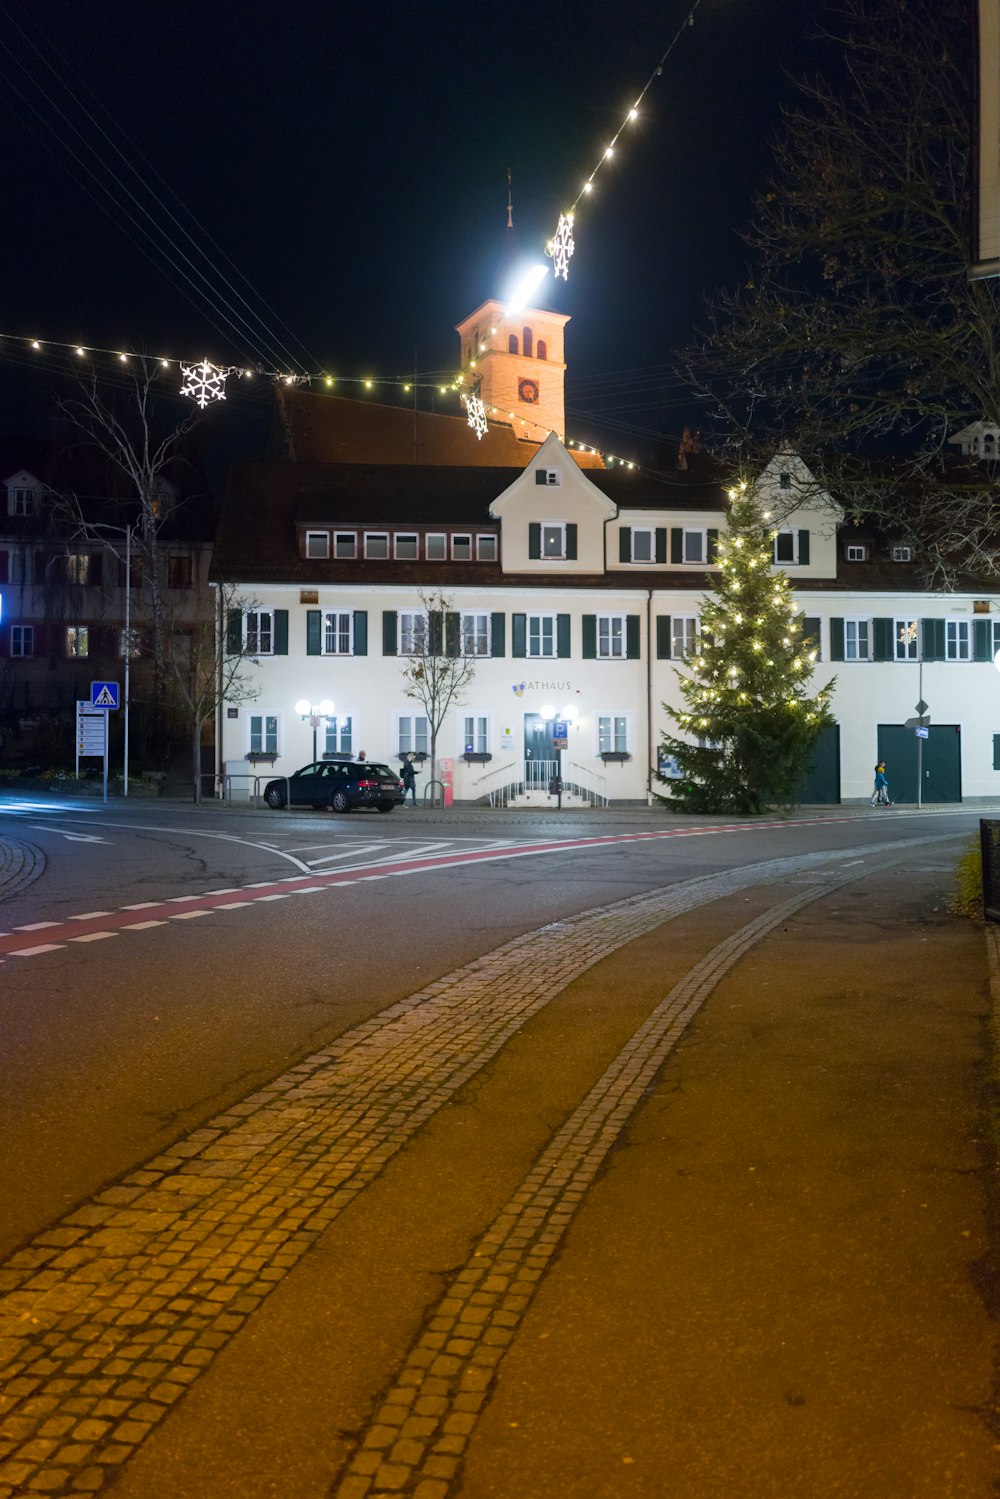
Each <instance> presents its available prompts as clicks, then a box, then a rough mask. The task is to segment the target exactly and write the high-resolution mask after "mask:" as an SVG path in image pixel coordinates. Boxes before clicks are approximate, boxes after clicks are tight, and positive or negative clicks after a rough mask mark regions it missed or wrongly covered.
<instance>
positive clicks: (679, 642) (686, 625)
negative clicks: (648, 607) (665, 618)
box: [670, 614, 698, 661]
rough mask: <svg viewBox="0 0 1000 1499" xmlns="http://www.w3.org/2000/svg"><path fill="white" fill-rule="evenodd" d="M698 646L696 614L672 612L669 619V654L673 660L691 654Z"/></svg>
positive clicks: (681, 658) (684, 658) (685, 657)
mask: <svg viewBox="0 0 1000 1499" xmlns="http://www.w3.org/2000/svg"><path fill="white" fill-rule="evenodd" d="M697 646H698V616H697V614H690V615H682V614H674V615H672V616H671V619H670V654H671V656H672V657H673V659H674V660H675V661H684V660H686V659H687V658H688V656H693V655H694V654H695V652H696V650H697Z"/></svg>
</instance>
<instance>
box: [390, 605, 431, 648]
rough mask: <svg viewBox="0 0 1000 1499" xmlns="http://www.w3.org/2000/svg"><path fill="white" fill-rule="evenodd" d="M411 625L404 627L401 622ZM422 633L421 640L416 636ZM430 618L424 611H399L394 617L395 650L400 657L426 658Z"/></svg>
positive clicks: (428, 644)
mask: <svg viewBox="0 0 1000 1499" xmlns="http://www.w3.org/2000/svg"><path fill="white" fill-rule="evenodd" d="M404 620H409V621H411V623H409V624H406V625H404V623H403V621H404ZM421 626H422V633H423V640H422V641H421V640H419V639H418V634H419V633H420V632H421ZM430 628H431V622H430V616H429V614H428V613H427V611H426V609H400V610H399V613H398V614H397V615H396V650H397V653H398V654H399V655H400V656H426V655H427V652H428V649H429V646H430Z"/></svg>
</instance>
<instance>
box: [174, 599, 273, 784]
mask: <svg viewBox="0 0 1000 1499" xmlns="http://www.w3.org/2000/svg"><path fill="white" fill-rule="evenodd" d="M256 607H257V605H256V601H255V600H253V599H249V598H247V597H246V596H245V595H243V594H242V593H240V592H239V591H238V590H237V589H236V588H235V587H234V586H233V585H232V584H229V583H224V584H223V585H222V586H221V588H220V589H219V603H218V615H217V617H216V618H215V619H212V620H200V621H198V622H196V623H195V624H194V625H193V626H191V627H189V628H187V629H185V630H182V631H178V630H174V631H172V632H171V646H170V652H169V655H168V663H169V668H170V673H171V679H172V686H173V692H174V696H175V698H176V701H177V702H178V704H179V705H180V707H181V709H182V711H183V713H184V716H185V717H186V719H187V721H188V725H189V727H190V730H191V775H192V780H193V783H194V799H195V801H196V802H200V801H201V742H202V734H203V732H204V728H205V724H206V723H207V722H208V721H209V720H210V719H211V718H212V717H213V716H214V715H215V713H216V712H217V711H218V709H219V708H220V707H221V705H222V704H223V703H226V704H228V705H230V706H233V707H235V706H236V705H238V704H239V703H249V702H253V701H254V699H255V698H257V697H259V696H260V689H259V688H258V687H256V686H254V684H253V683H252V682H251V681H249V680H248V678H247V675H246V665H247V662H248V661H252V662H253V664H254V665H256V664H257V663H256V661H255V660H254V658H253V657H252V656H251V655H250V654H249V652H247V651H246V650H241V651H238V652H232V651H230V649H229V646H230V644H231V642H229V641H227V638H226V621H227V620H228V619H229V617H230V613H231V612H232V611H233V610H236V611H238V612H239V613H240V614H245V613H246V612H247V610H251V609H255V608H256Z"/></svg>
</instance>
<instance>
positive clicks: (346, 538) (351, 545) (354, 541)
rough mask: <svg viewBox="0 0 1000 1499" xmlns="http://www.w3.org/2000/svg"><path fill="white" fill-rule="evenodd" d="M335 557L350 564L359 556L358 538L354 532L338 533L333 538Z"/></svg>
mask: <svg viewBox="0 0 1000 1499" xmlns="http://www.w3.org/2000/svg"><path fill="white" fill-rule="evenodd" d="M333 555H334V556H335V557H336V558H338V559H339V560H340V561H342V562H349V561H351V560H352V559H353V558H354V557H356V556H357V555H358V538H357V534H356V533H355V532H354V531H337V532H335V533H334V537H333Z"/></svg>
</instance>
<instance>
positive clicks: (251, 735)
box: [246, 713, 278, 755]
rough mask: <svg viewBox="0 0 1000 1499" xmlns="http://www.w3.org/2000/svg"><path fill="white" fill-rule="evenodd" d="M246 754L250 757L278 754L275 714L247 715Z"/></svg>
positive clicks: (276, 719) (276, 718)
mask: <svg viewBox="0 0 1000 1499" xmlns="http://www.w3.org/2000/svg"><path fill="white" fill-rule="evenodd" d="M246 725H247V752H248V753H249V754H251V755H276V754H277V753H278V715H277V714H276V713H248V714H247V717H246Z"/></svg>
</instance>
